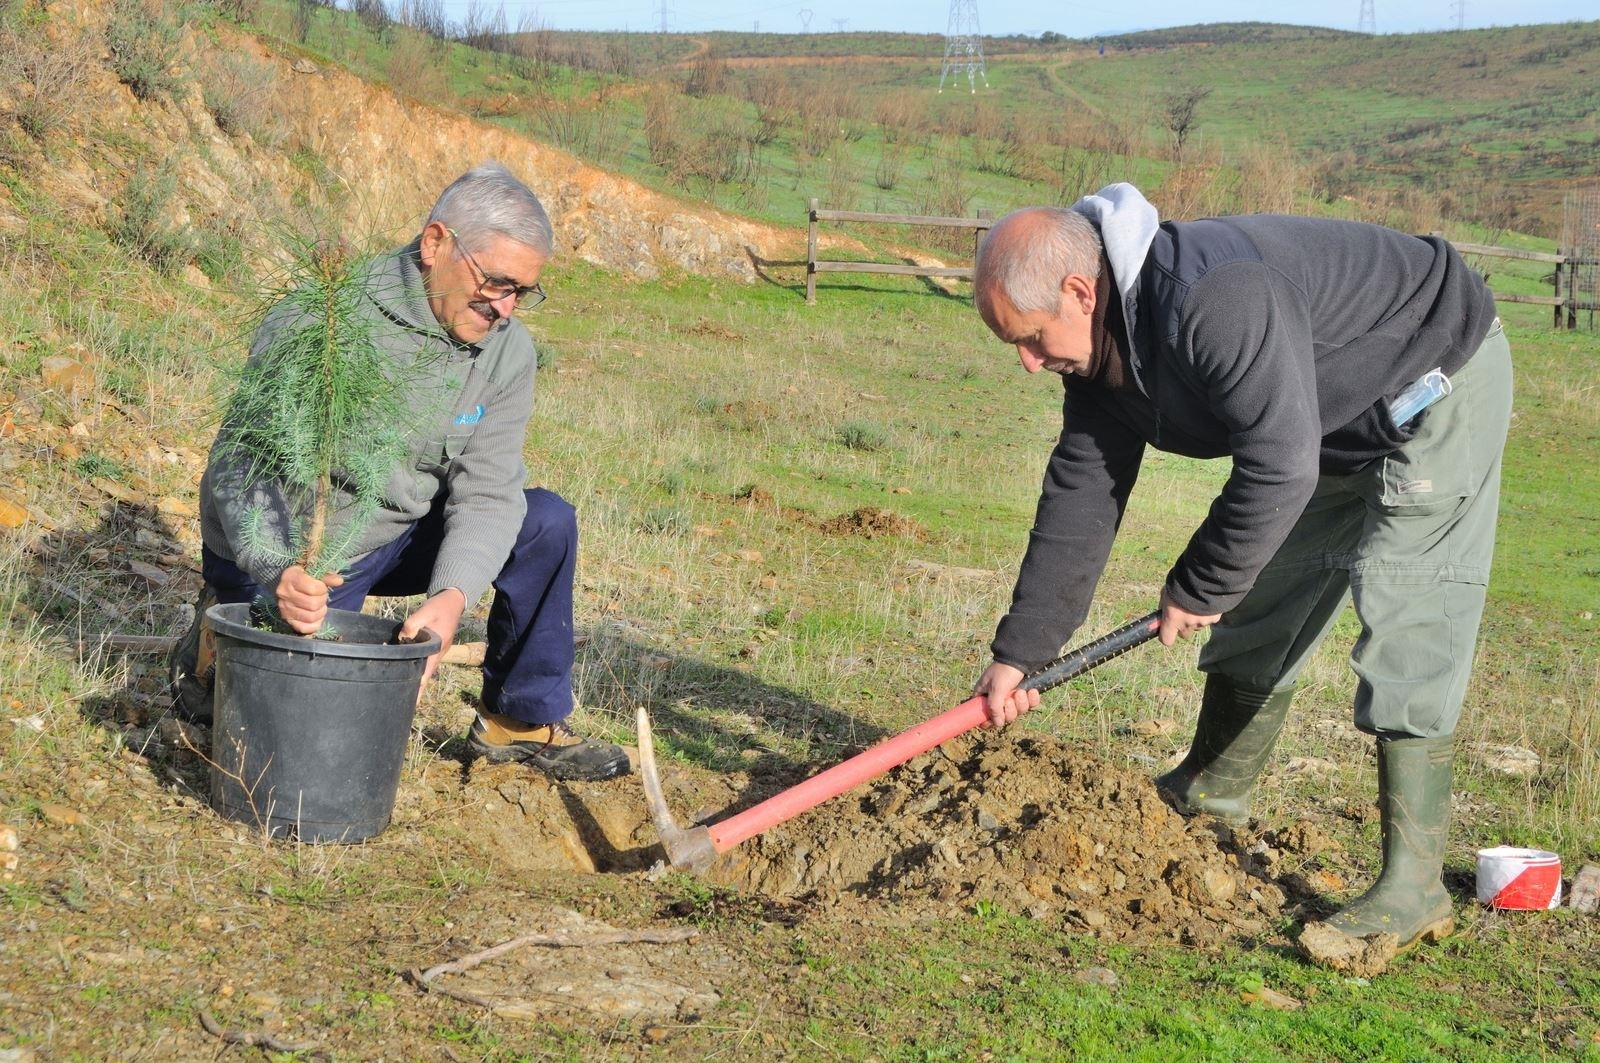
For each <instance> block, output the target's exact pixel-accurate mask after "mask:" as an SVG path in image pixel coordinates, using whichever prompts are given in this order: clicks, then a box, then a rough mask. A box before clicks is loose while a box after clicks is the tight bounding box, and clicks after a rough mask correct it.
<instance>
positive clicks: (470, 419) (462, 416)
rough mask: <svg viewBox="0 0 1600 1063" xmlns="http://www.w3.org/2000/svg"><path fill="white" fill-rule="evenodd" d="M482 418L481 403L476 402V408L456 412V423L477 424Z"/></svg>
mask: <svg viewBox="0 0 1600 1063" xmlns="http://www.w3.org/2000/svg"><path fill="white" fill-rule="evenodd" d="M481 420H483V403H481V402H480V403H478V408H477V409H475V410H472V411H470V412H468V413H459V414H456V424H477V423H478V422H479V421H481Z"/></svg>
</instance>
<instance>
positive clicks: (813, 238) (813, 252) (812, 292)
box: [806, 197, 817, 306]
mask: <svg viewBox="0 0 1600 1063" xmlns="http://www.w3.org/2000/svg"><path fill="white" fill-rule="evenodd" d="M816 301H817V201H816V198H815V197H813V198H812V200H811V223H810V225H808V226H807V227H806V305H807V306H812V305H815V303H816Z"/></svg>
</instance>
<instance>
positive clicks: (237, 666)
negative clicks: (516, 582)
mask: <svg viewBox="0 0 1600 1063" xmlns="http://www.w3.org/2000/svg"><path fill="white" fill-rule="evenodd" d="M206 616H207V617H208V618H209V619H210V621H211V626H212V629H213V630H214V631H215V633H216V647H217V672H216V676H217V680H216V707H215V711H214V719H213V723H212V729H211V807H212V808H214V809H216V810H217V811H218V812H219V813H221V814H222V815H223V816H225V817H227V818H228V819H233V820H240V821H243V822H246V823H252V824H254V825H256V826H258V827H262V828H264V829H265V830H266V831H267V832H268V833H269V834H271V835H273V836H275V837H276V836H288V835H292V836H294V837H298V838H299V839H300V840H301V841H307V842H358V841H361V840H363V839H365V838H370V837H372V836H373V835H375V834H377V833H378V832H379V831H381V830H383V829H384V828H385V827H387V826H388V825H389V817H390V816H391V815H392V814H393V812H394V799H395V793H396V792H397V791H398V789H399V786H400V769H401V766H402V765H403V764H404V762H405V755H406V743H407V742H408V740H409V738H410V735H411V720H412V716H413V715H414V713H415V712H416V704H417V692H418V690H419V689H420V687H421V684H422V671H423V668H424V666H425V665H426V664H427V658H428V657H429V656H430V655H432V654H434V653H437V652H438V650H439V638H438V636H436V635H434V634H433V633H432V632H427V633H426V634H427V639H426V640H425V641H422V642H413V643H396V642H394V641H393V640H394V638H395V635H396V633H397V632H398V630H399V626H400V625H399V624H398V623H397V622H395V621H393V620H386V619H384V618H382V617H376V616H367V615H365V614H363V613H355V612H349V611H346V610H342V609H334V610H330V611H329V613H328V626H329V627H331V628H332V629H333V630H335V631H337V632H338V633H339V639H338V640H337V641H334V640H330V639H322V638H301V637H298V636H295V635H281V634H278V633H277V632H273V631H262V630H259V629H257V628H255V627H253V626H251V623H250V606H249V605H214V606H212V607H211V608H210V609H208V610H206Z"/></svg>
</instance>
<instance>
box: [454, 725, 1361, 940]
mask: <svg viewBox="0 0 1600 1063" xmlns="http://www.w3.org/2000/svg"><path fill="white" fill-rule="evenodd" d="M824 766H825V765H819V767H824ZM663 769H664V779H663V782H664V785H665V789H666V791H667V794H666V796H667V801H668V803H669V804H670V805H671V806H672V807H673V809H674V811H675V812H676V813H677V815H678V818H679V822H680V823H684V824H686V825H687V824H691V823H697V822H712V821H714V820H716V819H718V818H721V817H722V816H723V815H724V814H725V813H727V812H731V811H737V810H738V809H739V808H743V807H748V806H749V805H751V804H754V803H755V802H757V801H759V800H762V799H764V798H765V797H768V796H770V795H771V794H772V793H774V792H776V791H778V790H781V789H783V788H784V787H785V786H788V785H792V784H793V783H795V782H797V781H798V779H796V778H794V777H792V776H787V775H786V776H785V777H784V778H781V779H780V778H761V777H756V776H750V777H746V776H743V775H739V774H734V775H720V774H708V773H704V772H702V771H700V770H698V769H694V768H691V767H688V766H686V765H683V764H670V763H668V764H664V765H663ZM469 791H470V792H472V793H474V794H476V795H478V799H477V800H474V801H472V802H470V803H469V805H468V807H469V808H472V807H477V808H480V809H482V810H484V812H485V814H484V817H483V823H482V825H481V833H480V832H475V833H480V836H481V838H482V840H491V841H492V845H491V847H492V849H493V850H494V851H495V852H496V853H497V854H498V856H499V858H500V859H507V858H510V859H512V860H513V862H523V863H526V864H527V866H528V868H529V869H530V870H538V871H540V872H552V871H578V872H580V873H602V874H603V873H615V872H630V871H632V872H637V871H644V870H646V869H648V868H650V867H652V865H654V866H657V867H662V866H664V860H665V855H666V854H665V852H664V851H663V849H662V848H661V846H660V844H659V839H658V838H657V836H656V831H655V825H654V823H653V822H652V821H651V819H650V814H649V811H648V810H647V808H646V805H645V801H644V795H643V793H642V792H641V790H640V789H639V787H638V784H637V777H634V778H633V779H628V780H615V781H613V782H611V783H601V784H582V783H554V782H550V781H548V780H542V779H540V778H538V777H536V776H533V775H532V774H530V773H528V772H526V771H517V770H514V768H512V767H508V766H503V765H494V766H491V765H486V764H482V763H479V764H476V765H474V766H473V769H472V771H471V782H470V783H469ZM491 795H497V796H498V797H499V798H500V799H501V801H503V802H504V804H501V801H496V800H495V799H494V796H491ZM484 799H487V801H485V800H484ZM506 805H510V806H512V807H513V808H515V809H517V810H519V811H520V812H521V815H515V814H514V815H512V816H506V815H505V806H506ZM1291 834H1293V831H1278V832H1269V833H1267V834H1264V835H1257V834H1255V833H1253V832H1251V831H1248V830H1243V829H1241V830H1239V831H1237V832H1236V831H1235V830H1233V829H1231V828H1229V827H1228V826H1226V825H1225V824H1222V823H1220V822H1218V821H1216V820H1213V819H1210V818H1207V817H1198V818H1195V819H1185V818H1184V817H1182V816H1180V815H1179V814H1177V813H1176V812H1174V811H1173V810H1172V809H1171V808H1169V807H1168V806H1167V805H1166V804H1165V803H1164V802H1163V801H1162V800H1161V797H1160V795H1159V794H1158V793H1157V792H1156V789H1155V787H1154V785H1153V784H1152V783H1151V781H1150V779H1149V778H1147V777H1145V776H1144V775H1141V774H1137V773H1134V772H1131V771H1126V770H1123V769H1120V768H1116V767H1113V766H1110V765H1107V764H1105V763H1103V762H1100V761H1097V760H1095V759H1093V758H1091V757H1088V756H1085V755H1084V754H1083V753H1081V752H1079V751H1075V750H1073V749H1071V748H1068V747H1066V746H1064V745H1062V744H1061V743H1059V742H1057V741H1055V740H1054V739H1052V738H1049V737H1046V736H1035V735H1023V736H1021V737H1015V736H1011V735H1007V734H1003V733H1002V734H991V733H988V732H984V733H979V734H969V735H964V736H961V737H958V738H956V739H953V740H951V741H949V742H947V743H945V745H944V746H942V747H941V748H940V749H938V750H935V751H933V752H931V753H928V754H925V755H923V756H921V757H918V758H917V759H915V760H913V761H911V762H910V763H908V764H905V765H902V766H901V767H899V768H897V769H895V770H894V771H892V772H889V773H888V774H887V775H885V776H883V777H882V778H879V779H877V780H875V781H874V782H872V783H870V784H867V785H865V786H862V787H859V788H857V789H856V790H853V791H851V792H849V793H847V794H843V795H841V796H839V797H837V798H834V799H833V800H832V801H829V802H826V803H824V804H823V805H820V806H818V807H817V808H814V809H811V810H809V811H807V812H805V813H803V814H801V815H799V816H796V817H795V818H794V819H791V820H789V821H788V822H786V823H781V824H779V825H778V826H776V827H773V828H771V829H769V830H767V831H765V832H764V833H762V834H759V835H757V836H756V837H754V838H751V839H749V840H748V841H745V842H743V843H742V844H740V845H738V846H735V847H734V848H733V849H732V850H730V851H729V852H727V853H725V854H723V855H722V856H720V857H718V858H717V860H716V862H715V863H714V864H713V865H712V866H711V868H710V869H709V870H708V871H707V872H706V873H705V876H704V877H705V878H706V879H707V880H708V881H710V882H711V883H712V884H714V885H717V886H719V887H723V888H727V889H731V890H735V891H738V892H739V893H743V894H746V895H749V896H751V897H754V898H767V899H772V900H778V901H781V902H783V903H785V904H791V903H794V904H798V905H799V906H800V909H801V910H811V911H819V910H822V909H828V908H836V909H839V910H841V911H855V912H857V913H859V914H860V915H861V917H862V918H864V919H867V920H868V921H904V920H917V919H921V918H930V917H931V918H940V917H944V916H953V915H958V914H960V915H967V916H970V915H971V914H973V913H974V912H979V913H981V912H984V911H985V910H993V911H1003V912H1008V913H1013V914H1027V915H1029V916H1032V917H1033V918H1036V919H1044V920H1051V921H1053V922H1055V923H1058V924H1059V925H1061V926H1062V927H1064V928H1066V929H1068V930H1071V931H1073V932H1075V933H1090V934H1093V935H1095V936H1097V937H1100V938H1103V939H1105V940H1110V941H1129V942H1140V941H1177V942H1180V943H1183V944H1187V945H1193V946H1200V947H1211V946H1215V945H1217V944H1220V943H1222V942H1225V941H1232V940H1248V939H1255V938H1259V937H1264V936H1269V935H1270V934H1271V933H1272V932H1273V927H1274V925H1275V924H1276V923H1277V922H1278V921H1279V920H1280V919H1281V918H1282V917H1285V916H1287V917H1291V918H1295V917H1298V916H1299V915H1300V914H1301V913H1300V908H1301V906H1302V905H1303V904H1304V902H1305V901H1306V900H1307V898H1309V897H1311V896H1315V895H1316V894H1318V893H1320V892H1324V891H1325V890H1326V889H1328V888H1333V887H1336V886H1338V885H1340V883H1336V882H1332V883H1330V882H1322V881H1321V880H1318V881H1317V882H1310V881H1309V880H1307V881H1302V880H1303V879H1305V875H1304V873H1303V872H1304V868H1305V866H1306V864H1307V861H1306V860H1305V859H1300V858H1290V857H1292V856H1293V854H1295V853H1300V852H1304V851H1307V850H1309V851H1323V850H1326V849H1327V845H1325V844H1323V843H1322V842H1320V841H1319V840H1318V839H1317V838H1309V837H1308V838H1305V839H1300V838H1297V837H1290V836H1289V835H1291Z"/></svg>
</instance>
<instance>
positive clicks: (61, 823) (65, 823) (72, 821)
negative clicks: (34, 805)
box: [39, 804, 83, 827]
mask: <svg viewBox="0 0 1600 1063" xmlns="http://www.w3.org/2000/svg"><path fill="white" fill-rule="evenodd" d="M39 815H41V816H43V817H44V819H45V822H46V823H54V824H55V825H56V826H58V827H76V826H77V825H78V824H80V823H82V822H83V815H82V813H80V812H79V811H78V810H77V809H74V808H68V807H67V806H66V805H56V804H42V805H40V806H39Z"/></svg>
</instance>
